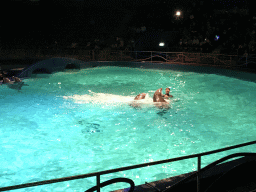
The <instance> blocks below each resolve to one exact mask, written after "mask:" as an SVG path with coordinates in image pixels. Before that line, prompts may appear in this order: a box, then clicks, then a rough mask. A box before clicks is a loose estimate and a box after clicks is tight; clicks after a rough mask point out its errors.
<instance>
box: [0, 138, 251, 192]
mask: <svg viewBox="0 0 256 192" xmlns="http://www.w3.org/2000/svg"><path fill="white" fill-rule="evenodd" d="M253 144H256V141H251V142H247V143H242V144H238V145H233V146H230V147H225V148H221V149H216V150H212V151H208V152H203V153H198V154H193V155H188V156H183V157H176V158H172V159H165V160H160V161H155V162H150V163H143V164H138V165H131V166H127V167H121V168H117V169H110V170H105V171H100V172H94V173H88V174H82V175H76V176H70V177H63V178H58V179H51V180H44V181H39V182H33V183H25V184H20V185H14V186H8V187H1V188H0V191H8V190H14V189H22V188H28V187H33V186H39V185H46V184H52V183H59V182H64V181H71V180H76V179H83V178H88V177H96V186H97V187H96V188H97V192H100V186H101V183H100V177H101V176H102V175H106V174H110V173H116V172H120V171H126V170H131V169H137V168H142V167H148V166H152V165H159V164H164V163H170V162H174V161H180V160H185V159H191V158H197V191H200V172H201V157H203V156H206V155H210V154H215V153H219V152H223V151H228V150H231V149H236V148H241V147H245V146H249V145H253Z"/></svg>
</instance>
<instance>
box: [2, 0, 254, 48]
mask: <svg viewBox="0 0 256 192" xmlns="http://www.w3.org/2000/svg"><path fill="white" fill-rule="evenodd" d="M234 8H240V9H242V8H245V9H248V10H249V12H250V14H252V13H253V10H251V9H252V6H250V2H247V1H245V0H207V1H202V0H193V1H191V0H183V1H181V0H8V1H5V2H1V9H2V10H1V14H2V18H3V19H1V20H2V21H1V24H0V29H1V37H0V45H1V48H2V49H5V48H8V49H9V48H17V47H19V48H20V47H22V48H45V47H51V46H61V47H65V46H70V45H71V44H72V43H79V45H80V46H86V44H87V43H88V42H91V41H93V40H95V39H96V38H97V39H99V40H100V41H106V40H107V39H110V38H115V37H121V38H123V39H124V40H125V41H130V39H134V38H135V39H136V37H138V36H140V35H141V33H138V29H141V28H142V27H146V31H147V32H152V31H159V30H160V31H175V32H179V33H180V34H181V33H183V32H184V30H188V31H189V30H191V27H189V26H190V25H191V18H190V16H191V15H193V16H194V18H195V19H194V20H196V23H197V25H204V24H205V23H206V22H207V19H206V18H209V17H210V16H211V15H212V14H213V11H214V10H215V9H222V10H223V9H224V10H230V9H234ZM177 10H180V11H182V17H180V18H179V19H178V20H177V18H175V12H176V11H177ZM238 19H239V18H238ZM242 22H244V23H246V22H247V21H242ZM136 29H137V32H136ZM242 30H244V29H241V31H242ZM189 32H191V31H189ZM202 34H204V33H203V32H202ZM105 43H106V42H105Z"/></svg>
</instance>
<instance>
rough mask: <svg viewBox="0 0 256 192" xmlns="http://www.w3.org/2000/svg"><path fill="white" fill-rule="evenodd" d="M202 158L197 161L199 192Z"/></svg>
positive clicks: (198, 187)
mask: <svg viewBox="0 0 256 192" xmlns="http://www.w3.org/2000/svg"><path fill="white" fill-rule="evenodd" d="M200 171H201V156H198V159H197V192H199V191H200Z"/></svg>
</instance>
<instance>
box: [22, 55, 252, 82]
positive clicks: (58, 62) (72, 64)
mask: <svg viewBox="0 0 256 192" xmlns="http://www.w3.org/2000/svg"><path fill="white" fill-rule="evenodd" d="M101 66H118V67H131V68H144V69H170V70H175V71H188V72H196V73H208V74H218V75H225V76H228V77H234V78H239V79H243V80H248V81H252V82H256V75H255V74H254V73H248V72H243V71H237V70H230V69H222V68H216V67H211V66H207V65H189V64H173V63H165V62H163V63H151V62H131V61H89V62H86V61H81V60H78V59H72V58H67V57H54V58H51V59H47V60H42V61H39V62H36V63H34V64H32V65H30V66H29V67H27V68H25V69H23V70H22V71H21V72H20V74H19V75H18V77H20V78H26V77H30V76H31V75H32V74H33V73H54V72H58V71H63V70H64V69H85V68H93V67H101Z"/></svg>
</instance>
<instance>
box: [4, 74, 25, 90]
mask: <svg viewBox="0 0 256 192" xmlns="http://www.w3.org/2000/svg"><path fill="white" fill-rule="evenodd" d="M12 79H13V80H14V81H11V80H10V79H9V78H8V77H3V83H5V84H7V86H8V87H9V88H11V89H16V90H18V91H20V90H21V88H22V87H23V86H28V85H27V84H25V83H24V82H22V80H21V79H20V78H18V77H14V76H12Z"/></svg>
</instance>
